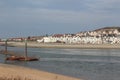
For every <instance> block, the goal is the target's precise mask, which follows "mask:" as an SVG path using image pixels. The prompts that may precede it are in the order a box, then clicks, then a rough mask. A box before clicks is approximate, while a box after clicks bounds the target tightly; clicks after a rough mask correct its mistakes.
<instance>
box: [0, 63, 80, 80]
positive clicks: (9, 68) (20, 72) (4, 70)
mask: <svg viewBox="0 0 120 80" xmlns="http://www.w3.org/2000/svg"><path fill="white" fill-rule="evenodd" d="M1 77H7V78H11V77H14V78H15V77H20V79H21V80H27V79H28V80H81V79H77V78H72V77H66V76H63V75H59V74H53V73H48V72H44V71H39V70H35V69H30V68H24V67H19V66H13V65H6V64H0V78H1Z"/></svg>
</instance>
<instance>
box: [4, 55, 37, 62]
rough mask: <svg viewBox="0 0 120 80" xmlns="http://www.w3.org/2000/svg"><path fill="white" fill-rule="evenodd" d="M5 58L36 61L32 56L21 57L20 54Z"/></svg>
mask: <svg viewBox="0 0 120 80" xmlns="http://www.w3.org/2000/svg"><path fill="white" fill-rule="evenodd" d="M6 60H10V61H38V60H39V59H38V58H33V57H22V56H10V57H7V58H6Z"/></svg>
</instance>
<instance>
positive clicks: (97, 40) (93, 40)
mask: <svg viewBox="0 0 120 80" xmlns="http://www.w3.org/2000/svg"><path fill="white" fill-rule="evenodd" d="M37 41H38V42H44V43H57V42H59V43H67V44H71V43H75V44H103V43H109V44H115V43H120V37H79V36H73V37H52V36H49V37H43V39H41V40H37Z"/></svg>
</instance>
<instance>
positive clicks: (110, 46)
mask: <svg viewBox="0 0 120 80" xmlns="http://www.w3.org/2000/svg"><path fill="white" fill-rule="evenodd" d="M27 44H28V47H34V48H70V49H120V44H62V43H61V44H60V43H37V42H28V43H27ZM0 45H4V42H0ZM8 46H12V47H24V46H25V43H24V42H8Z"/></svg>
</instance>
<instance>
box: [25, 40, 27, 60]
mask: <svg viewBox="0 0 120 80" xmlns="http://www.w3.org/2000/svg"><path fill="white" fill-rule="evenodd" d="M25 60H27V39H25Z"/></svg>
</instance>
